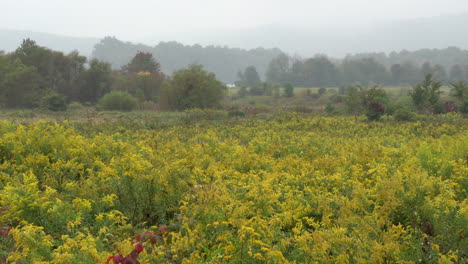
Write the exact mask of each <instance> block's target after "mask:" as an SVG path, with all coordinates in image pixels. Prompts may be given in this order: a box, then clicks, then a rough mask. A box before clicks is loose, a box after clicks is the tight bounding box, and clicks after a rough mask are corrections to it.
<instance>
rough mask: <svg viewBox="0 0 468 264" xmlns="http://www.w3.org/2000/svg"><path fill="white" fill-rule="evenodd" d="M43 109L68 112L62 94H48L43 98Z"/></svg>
mask: <svg viewBox="0 0 468 264" xmlns="http://www.w3.org/2000/svg"><path fill="white" fill-rule="evenodd" d="M42 107H43V108H45V109H48V110H51V111H54V112H60V111H66V110H67V102H66V100H65V97H64V96H63V95H60V94H56V93H53V94H48V95H46V96H44V97H43V98H42Z"/></svg>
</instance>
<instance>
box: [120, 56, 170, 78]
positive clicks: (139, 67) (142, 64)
mask: <svg viewBox="0 0 468 264" xmlns="http://www.w3.org/2000/svg"><path fill="white" fill-rule="evenodd" d="M122 70H123V71H125V72H127V73H139V72H149V73H157V72H160V71H161V65H160V64H159V63H158V62H157V61H156V60H155V59H154V58H153V54H152V53H150V52H143V51H138V52H137V54H136V55H135V57H133V59H132V60H131V61H130V62H129V63H128V64H127V65H125V66H123V67H122Z"/></svg>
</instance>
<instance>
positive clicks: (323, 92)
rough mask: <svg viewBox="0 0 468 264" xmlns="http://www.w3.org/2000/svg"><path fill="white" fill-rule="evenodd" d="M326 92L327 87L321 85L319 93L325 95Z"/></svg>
mask: <svg viewBox="0 0 468 264" xmlns="http://www.w3.org/2000/svg"><path fill="white" fill-rule="evenodd" d="M326 93H327V88H325V87H320V89H319V90H318V94H319V95H320V96H322V95H324V94H326Z"/></svg>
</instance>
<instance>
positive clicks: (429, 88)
mask: <svg viewBox="0 0 468 264" xmlns="http://www.w3.org/2000/svg"><path fill="white" fill-rule="evenodd" d="M441 87H442V83H441V82H440V81H437V80H434V79H433V76H432V74H427V75H426V76H425V78H424V80H423V81H422V82H421V83H418V84H417V85H415V86H413V90H412V91H411V92H410V95H411V98H412V99H413V104H414V105H415V106H416V108H417V109H418V110H420V111H430V112H434V109H435V108H436V106H437V104H438V103H439V100H440V94H441V91H440V88H441Z"/></svg>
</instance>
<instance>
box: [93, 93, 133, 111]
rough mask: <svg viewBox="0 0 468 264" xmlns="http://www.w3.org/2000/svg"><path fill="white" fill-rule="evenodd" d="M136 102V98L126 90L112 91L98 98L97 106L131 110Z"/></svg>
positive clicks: (104, 108) (107, 108)
mask: <svg viewBox="0 0 468 264" xmlns="http://www.w3.org/2000/svg"><path fill="white" fill-rule="evenodd" d="M137 104H138V101H137V99H136V98H135V97H134V96H132V95H131V94H129V93H128V92H125V91H112V92H110V93H107V94H105V95H104V96H103V97H102V98H101V100H99V103H98V106H99V109H102V110H117V111H132V110H133V109H135V108H136V107H137Z"/></svg>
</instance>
